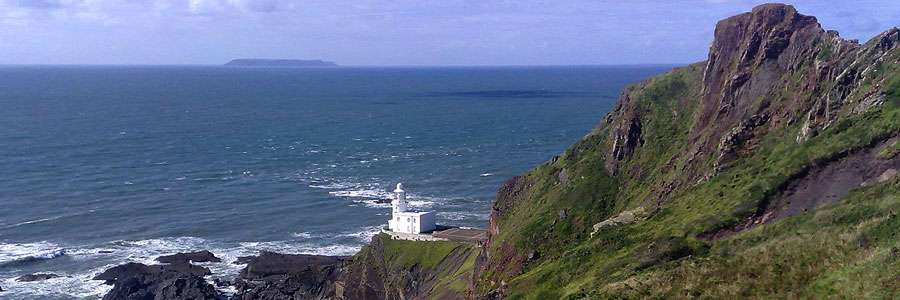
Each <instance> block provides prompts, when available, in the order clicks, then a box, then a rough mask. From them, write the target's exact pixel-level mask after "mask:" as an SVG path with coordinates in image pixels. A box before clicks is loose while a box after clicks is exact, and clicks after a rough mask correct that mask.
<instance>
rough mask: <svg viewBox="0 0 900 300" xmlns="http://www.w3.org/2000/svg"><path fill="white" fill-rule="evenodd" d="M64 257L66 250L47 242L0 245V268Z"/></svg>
mask: <svg viewBox="0 0 900 300" xmlns="http://www.w3.org/2000/svg"><path fill="white" fill-rule="evenodd" d="M63 255H66V250H65V249H63V248H61V247H59V246H58V245H56V244H53V243H48V242H38V243H26V244H0V266H8V265H13V264H23V263H29V262H33V261H41V260H48V259H54V258H57V257H60V256H63Z"/></svg>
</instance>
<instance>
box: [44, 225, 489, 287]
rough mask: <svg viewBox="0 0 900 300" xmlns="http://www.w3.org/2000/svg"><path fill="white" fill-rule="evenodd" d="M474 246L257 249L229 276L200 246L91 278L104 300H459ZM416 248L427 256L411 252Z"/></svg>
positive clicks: (469, 281) (386, 241) (469, 282)
mask: <svg viewBox="0 0 900 300" xmlns="http://www.w3.org/2000/svg"><path fill="white" fill-rule="evenodd" d="M482 250H483V249H482V248H480V247H478V246H477V245H475V244H471V243H460V242H451V241H440V242H427V243H426V242H414V241H403V240H393V239H391V237H390V236H388V235H385V234H378V235H376V236H375V237H373V238H372V241H371V243H369V244H368V245H366V246H364V247H363V248H362V249H361V250H360V252H359V253H357V254H356V255H354V256H324V255H310V254H282V253H276V252H269V251H262V252H261V253H259V255H256V256H245V257H238V258H237V259H236V261H234V262H229V263H234V264H246V266H244V268H242V269H241V270H240V271H239V272H238V273H237V274H213V272H212V271H211V270H210V269H209V268H207V267H205V266H204V265H202V263H206V262H222V260H221V259H220V258H219V257H217V256H216V255H215V253H212V252H210V251H207V250H203V251H196V252H186V253H177V254H173V255H166V256H161V257H158V258H156V261H157V262H159V263H158V264H152V265H147V264H142V263H134V262H132V263H126V264H122V265H118V266H115V267H112V268H109V269H107V270H106V271H104V272H102V273H100V274H98V275H96V276H95V277H93V280H102V281H103V282H104V283H105V284H109V285H112V289H110V290H109V292H107V293H106V295H104V297H103V299H104V300H137V299H141V300H145V299H156V300H162V299H173V300H187V299H192V300H196V299H235V300H250V299H260V300H287V299H320V300H324V299H334V300H339V299H389V300H394V299H397V300H399V299H414V298H420V297H422V296H425V295H429V296H430V297H431V296H435V295H436V297H433V298H436V299H461V298H467V297H469V296H471V295H469V292H470V287H471V286H473V285H474V283H475V278H476V277H477V274H476V273H475V272H474V270H475V264H477V262H480V261H482V260H483V259H482V258H481V256H482V255H483V252H482ZM418 251H423V252H425V253H432V254H434V255H433V257H431V256H420V255H411V254H414V253H413V252H418ZM50 276H53V274H32V275H29V278H31V277H34V278H36V279H37V280H40V279H41V278H45V277H50ZM232 276H234V277H232ZM51 278H52V277H51ZM222 278H233V279H222Z"/></svg>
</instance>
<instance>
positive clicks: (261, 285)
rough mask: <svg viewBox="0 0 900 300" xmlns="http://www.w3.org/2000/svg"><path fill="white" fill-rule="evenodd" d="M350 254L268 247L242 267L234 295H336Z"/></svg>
mask: <svg viewBox="0 0 900 300" xmlns="http://www.w3.org/2000/svg"><path fill="white" fill-rule="evenodd" d="M349 260H350V258H349V257H336V256H322V255H306V254H279V253H274V252H268V251H264V252H262V253H261V254H260V255H259V256H255V257H250V258H249V261H248V262H247V267H245V268H244V269H243V270H241V273H240V278H239V280H236V284H235V286H236V287H237V289H238V292H237V294H235V295H234V297H233V299H245V300H250V299H261V300H267V299H271V300H275V299H336V298H338V290H337V287H338V286H339V282H340V281H341V280H342V279H343V276H344V265H345V264H346V263H347V262H349Z"/></svg>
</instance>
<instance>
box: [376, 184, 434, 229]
mask: <svg viewBox="0 0 900 300" xmlns="http://www.w3.org/2000/svg"><path fill="white" fill-rule="evenodd" d="M391 207H392V214H391V219H390V220H388V230H390V231H393V232H402V233H423V232H429V231H434V230H435V229H436V228H437V226H436V225H435V213H434V212H433V211H418V210H410V209H409V207H408V205H407V203H406V191H404V190H403V184H402V183H398V184H397V189H395V190H394V199H393V201H391Z"/></svg>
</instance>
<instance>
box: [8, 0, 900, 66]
mask: <svg viewBox="0 0 900 300" xmlns="http://www.w3.org/2000/svg"><path fill="white" fill-rule="evenodd" d="M764 2H766V1H744V0H734V1H728V0H695V1H650V0H633V1H602V0H594V1H562V0H557V1H491V0H477V1H462V0H459V1H458V0H442V1H391V0H384V1H344V0H330V1H289V0H0V64H221V63H224V62H226V61H228V60H230V59H232V58H243V57H255V58H298V59H324V60H331V61H335V62H337V63H338V64H341V65H387V66H429V65H430V66H449V65H583V64H659V63H688V62H695V61H701V60H704V59H705V58H706V52H707V50H708V47H709V43H710V42H711V41H712V33H713V29H714V26H715V23H716V21H718V20H720V19H723V18H726V17H729V16H732V15H735V14H738V13H742V12H746V11H749V10H750V9H751V8H752V7H753V6H755V5H757V4H761V3H764ZM787 3H789V4H792V5H794V6H795V7H797V9H798V10H799V11H800V12H801V13H803V14H807V15H813V16H816V17H817V18H818V19H819V22H820V23H822V25H823V27H824V28H826V29H834V30H838V31H839V32H840V33H841V36H843V37H844V38H848V39H859V40H860V41H865V40H868V39H870V38H871V37H873V36H875V35H876V34H878V33H880V32H882V31H884V30H886V29H888V28H890V27H894V26H900V1H893V0H885V1H870V0H860V1H802V0H801V1H787Z"/></svg>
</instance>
